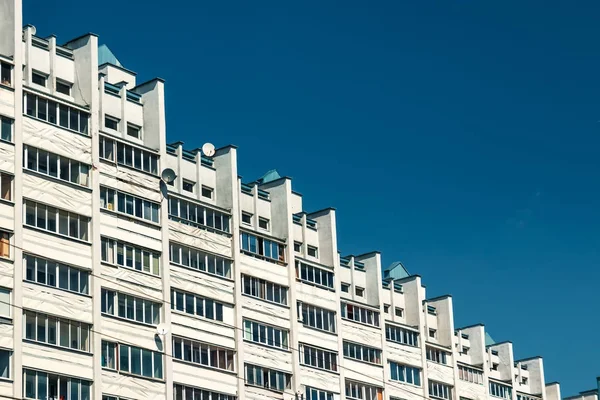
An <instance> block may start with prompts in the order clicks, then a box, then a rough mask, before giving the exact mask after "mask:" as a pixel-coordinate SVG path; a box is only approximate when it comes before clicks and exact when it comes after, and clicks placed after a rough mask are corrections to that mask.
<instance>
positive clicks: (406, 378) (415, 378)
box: [390, 361, 421, 386]
mask: <svg viewBox="0 0 600 400" xmlns="http://www.w3.org/2000/svg"><path fill="white" fill-rule="evenodd" d="M390 378H391V379H392V380H393V381H399V382H404V383H410V384H412V385H415V386H421V369H420V368H417V367H411V366H408V365H404V364H398V363H397V362H394V361H390Z"/></svg>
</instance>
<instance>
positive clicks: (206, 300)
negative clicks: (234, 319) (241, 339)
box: [171, 287, 226, 322]
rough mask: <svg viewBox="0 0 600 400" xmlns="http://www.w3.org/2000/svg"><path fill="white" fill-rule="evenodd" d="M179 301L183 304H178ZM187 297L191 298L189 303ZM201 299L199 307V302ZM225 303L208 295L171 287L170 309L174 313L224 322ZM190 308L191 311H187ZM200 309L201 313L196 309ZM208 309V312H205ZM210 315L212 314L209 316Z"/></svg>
mask: <svg viewBox="0 0 600 400" xmlns="http://www.w3.org/2000/svg"><path fill="white" fill-rule="evenodd" d="M180 299H181V301H182V302H183V304H181V305H180V304H179V302H180ZM188 299H193V303H192V304H191V305H189V304H188ZM200 301H201V304H202V306H201V308H200V306H199V302H200ZM225 308H226V304H225V303H222V302H220V301H218V300H215V299H212V298H210V297H203V296H199V295H196V294H193V293H190V292H185V291H183V290H179V289H176V288H173V287H171V311H172V312H175V313H181V314H182V315H191V316H194V317H195V318H201V319H204V320H210V321H216V322H224V319H225V315H224V310H225ZM189 310H191V311H192V312H189ZM199 310H202V314H200V313H199V312H198V311H199ZM208 310H210V312H207V311H208ZM209 315H212V316H209Z"/></svg>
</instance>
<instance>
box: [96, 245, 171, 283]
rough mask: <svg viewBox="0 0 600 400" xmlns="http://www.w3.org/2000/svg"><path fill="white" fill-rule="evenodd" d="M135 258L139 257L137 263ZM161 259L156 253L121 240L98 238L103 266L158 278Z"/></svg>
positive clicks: (158, 253)
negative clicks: (125, 269) (106, 265)
mask: <svg viewBox="0 0 600 400" xmlns="http://www.w3.org/2000/svg"><path fill="white" fill-rule="evenodd" d="M129 254H130V255H131V262H130V263H129ZM137 257H140V260H139V262H138V259H137ZM161 258H162V256H161V254H160V252H158V251H155V250H151V249H148V248H145V247H142V246H138V245H136V244H133V243H129V242H125V241H122V240H117V239H113V238H109V237H107V236H101V237H100V261H101V262H102V263H103V264H108V265H113V266H116V267H123V268H127V269H130V270H134V271H137V272H141V273H144V274H148V275H152V276H158V277H160V276H161V270H162V260H161ZM146 260H148V264H147V268H146V263H145V261H146ZM155 260H156V261H155ZM120 261H122V262H120ZM127 264H131V265H127ZM138 266H139V268H138Z"/></svg>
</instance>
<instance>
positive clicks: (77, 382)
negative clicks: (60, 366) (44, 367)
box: [22, 367, 93, 400]
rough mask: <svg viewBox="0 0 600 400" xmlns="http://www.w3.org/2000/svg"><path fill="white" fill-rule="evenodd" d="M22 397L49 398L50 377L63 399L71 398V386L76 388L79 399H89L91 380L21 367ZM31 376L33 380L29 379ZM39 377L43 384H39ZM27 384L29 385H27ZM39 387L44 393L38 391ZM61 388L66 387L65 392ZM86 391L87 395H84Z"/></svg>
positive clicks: (90, 396)
mask: <svg viewBox="0 0 600 400" xmlns="http://www.w3.org/2000/svg"><path fill="white" fill-rule="evenodd" d="M22 374H23V399H27V400H29V399H32V400H34V399H42V398H43V399H45V398H49V395H50V393H49V388H50V385H49V382H50V380H51V379H52V380H53V381H55V382H56V387H57V388H59V393H58V394H59V395H60V396H63V395H64V396H65V397H64V398H65V399H72V398H73V397H72V391H73V388H74V387H76V388H77V396H78V397H77V398H79V399H86V398H87V399H91V398H92V391H93V389H92V381H88V380H87V379H80V378H75V377H70V376H64V375H60V374H55V373H47V372H43V371H38V370H35V369H31V368H26V367H24V368H23V371H22ZM30 378H33V380H30ZM40 378H41V379H43V382H44V384H40ZM62 380H65V381H66V384H64V385H63V384H62ZM28 385H30V386H29V387H28ZM40 388H43V389H45V393H38V392H39V390H40ZM29 389H32V390H33V395H32V396H29ZM62 389H67V393H64V392H63V391H62ZM86 392H87V395H86Z"/></svg>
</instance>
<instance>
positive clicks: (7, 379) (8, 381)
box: [0, 377, 14, 383]
mask: <svg viewBox="0 0 600 400" xmlns="http://www.w3.org/2000/svg"><path fill="white" fill-rule="evenodd" d="M0 382H6V383H14V381H13V379H12V378H2V377H0Z"/></svg>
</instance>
